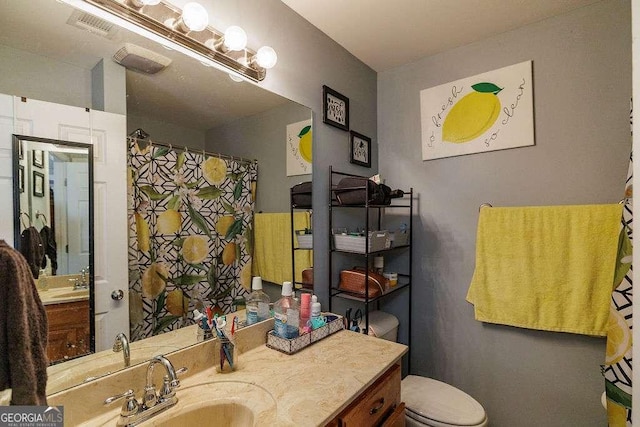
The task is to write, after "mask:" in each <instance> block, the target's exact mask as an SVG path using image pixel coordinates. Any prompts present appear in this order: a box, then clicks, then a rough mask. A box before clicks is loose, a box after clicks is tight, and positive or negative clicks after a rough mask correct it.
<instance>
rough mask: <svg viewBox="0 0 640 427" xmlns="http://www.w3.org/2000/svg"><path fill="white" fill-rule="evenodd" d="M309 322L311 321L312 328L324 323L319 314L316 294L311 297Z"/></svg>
mask: <svg viewBox="0 0 640 427" xmlns="http://www.w3.org/2000/svg"><path fill="white" fill-rule="evenodd" d="M309 323H311V328H312V329H318V328H319V327H321V326H324V324H325V320H324V319H323V318H322V315H321V314H320V303H319V302H318V297H317V296H316V295H314V296H312V297H311V318H310V319H309Z"/></svg>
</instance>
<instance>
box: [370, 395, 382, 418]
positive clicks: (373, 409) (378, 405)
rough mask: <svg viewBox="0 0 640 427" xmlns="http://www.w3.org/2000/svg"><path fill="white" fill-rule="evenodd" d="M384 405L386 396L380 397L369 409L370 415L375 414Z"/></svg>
mask: <svg viewBox="0 0 640 427" xmlns="http://www.w3.org/2000/svg"><path fill="white" fill-rule="evenodd" d="M383 406H384V397H381V398H380V399H378V404H377V405H376V406H374V407H373V408H371V410H370V411H369V415H373V414H375V413H377V412H378V411H379V410H380V409H382V407H383Z"/></svg>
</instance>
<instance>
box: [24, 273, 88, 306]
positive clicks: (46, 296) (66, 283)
mask: <svg viewBox="0 0 640 427" xmlns="http://www.w3.org/2000/svg"><path fill="white" fill-rule="evenodd" d="M79 278H80V276H79V275H77V274H69V275H63V276H44V277H42V278H41V279H40V280H44V281H45V283H46V290H43V289H41V288H40V286H39V280H36V287H37V288H38V296H39V297H40V301H42V305H50V304H62V303H67V302H77V301H87V300H89V289H76V290H74V289H73V285H72V284H71V282H72V281H74V280H76V279H79Z"/></svg>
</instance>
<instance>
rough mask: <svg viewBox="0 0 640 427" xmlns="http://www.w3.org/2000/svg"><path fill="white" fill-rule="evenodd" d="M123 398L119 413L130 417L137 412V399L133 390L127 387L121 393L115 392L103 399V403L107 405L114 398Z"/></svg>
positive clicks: (113, 400) (114, 399)
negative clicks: (113, 394)
mask: <svg viewBox="0 0 640 427" xmlns="http://www.w3.org/2000/svg"><path fill="white" fill-rule="evenodd" d="M122 398H124V399H125V401H124V403H123V404H122V409H121V410H120V415H121V416H123V417H130V416H132V415H135V414H136V413H138V406H139V405H138V401H137V400H136V395H135V393H134V392H133V390H131V389H129V390H127V391H125V392H124V393H122V394H116V395H115V396H111V397H107V398H106V399H105V400H104V404H105V405H109V404H111V403H113V402H115V401H116V400H120V399H122Z"/></svg>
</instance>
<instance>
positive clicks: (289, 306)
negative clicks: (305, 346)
mask: <svg viewBox="0 0 640 427" xmlns="http://www.w3.org/2000/svg"><path fill="white" fill-rule="evenodd" d="M292 294H293V284H292V283H291V282H284V283H283V284H282V298H280V299H279V300H278V301H276V302H275V304H273V317H274V318H275V327H274V332H275V334H276V335H277V336H279V337H281V338H286V339H291V338H295V337H297V336H298V335H299V332H298V328H299V326H300V307H299V305H298V303H297V302H296V300H294V299H293V298H292Z"/></svg>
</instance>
